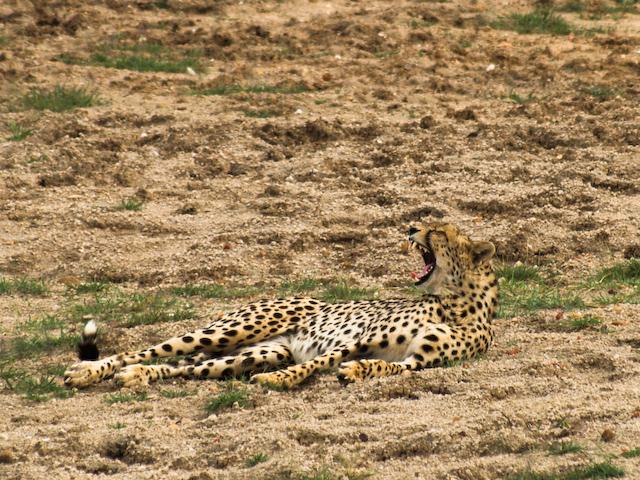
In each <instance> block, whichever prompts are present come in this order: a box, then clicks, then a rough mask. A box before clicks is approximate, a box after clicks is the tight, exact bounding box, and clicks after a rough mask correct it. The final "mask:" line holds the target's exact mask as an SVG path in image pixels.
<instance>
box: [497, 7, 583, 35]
mask: <svg viewBox="0 0 640 480" xmlns="http://www.w3.org/2000/svg"><path fill="white" fill-rule="evenodd" d="M490 26H491V27H492V28H495V29H498V30H514V31H516V32H518V33H520V34H527V33H547V34H550V35H569V34H570V33H575V32H576V28H575V27H574V26H573V25H571V24H570V23H569V22H567V21H566V20H565V19H564V18H562V17H561V16H559V15H557V14H556V13H555V12H554V11H553V10H550V9H537V10H534V11H532V12H529V13H524V14H523V13H512V14H510V15H507V16H505V17H500V18H499V19H497V20H495V21H494V22H492V23H491V24H490Z"/></svg>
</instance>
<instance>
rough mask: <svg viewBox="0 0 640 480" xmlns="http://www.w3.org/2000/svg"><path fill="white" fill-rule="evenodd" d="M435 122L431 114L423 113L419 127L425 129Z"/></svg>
mask: <svg viewBox="0 0 640 480" xmlns="http://www.w3.org/2000/svg"><path fill="white" fill-rule="evenodd" d="M435 124H436V121H435V120H434V119H433V117H432V116H431V115H425V116H424V117H422V118H421V119H420V128H424V129H425V130H426V129H428V128H431V127H433V126H434V125H435Z"/></svg>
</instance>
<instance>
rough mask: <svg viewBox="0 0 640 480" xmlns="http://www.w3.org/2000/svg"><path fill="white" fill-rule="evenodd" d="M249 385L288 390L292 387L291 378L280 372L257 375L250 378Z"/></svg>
mask: <svg viewBox="0 0 640 480" xmlns="http://www.w3.org/2000/svg"><path fill="white" fill-rule="evenodd" d="M251 383H259V384H260V385H266V386H272V387H276V388H290V387H292V386H293V385H294V383H293V382H292V381H291V378H290V377H289V376H288V375H286V374H284V373H282V372H269V373H258V374H256V375H252V376H251Z"/></svg>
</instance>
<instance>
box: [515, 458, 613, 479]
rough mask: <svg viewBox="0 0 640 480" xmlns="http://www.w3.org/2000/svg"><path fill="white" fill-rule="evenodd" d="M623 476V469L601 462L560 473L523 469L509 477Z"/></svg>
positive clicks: (573, 477)
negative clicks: (523, 470)
mask: <svg viewBox="0 0 640 480" xmlns="http://www.w3.org/2000/svg"><path fill="white" fill-rule="evenodd" d="M623 476H624V470H622V469H621V468H619V467H616V466H615V465H612V464H611V463H607V462H603V463H596V464H593V465H589V466H586V467H579V468H576V469H574V470H569V471H566V472H562V473H536V472H532V471H530V470H529V471H525V472H521V473H519V474H516V475H514V476H511V477H509V479H510V480H589V479H602V478H618V477H623Z"/></svg>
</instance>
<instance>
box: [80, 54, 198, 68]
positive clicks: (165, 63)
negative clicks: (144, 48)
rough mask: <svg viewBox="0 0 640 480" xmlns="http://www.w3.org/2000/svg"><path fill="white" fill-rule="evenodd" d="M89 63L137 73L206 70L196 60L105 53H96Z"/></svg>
mask: <svg viewBox="0 0 640 480" xmlns="http://www.w3.org/2000/svg"><path fill="white" fill-rule="evenodd" d="M89 63H90V64H92V65H100V66H102V67H106V68H116V69H119V70H134V71H137V72H166V73H184V72H186V71H187V69H188V68H190V69H191V70H193V71H194V72H202V71H203V70H204V67H203V65H202V64H201V63H200V61H199V60H198V59H195V58H183V59H180V60H169V59H160V58H153V57H148V56H144V55H116V56H113V57H111V56H108V55H105V54H103V53H95V54H93V55H92V56H91V58H90V60H89Z"/></svg>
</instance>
